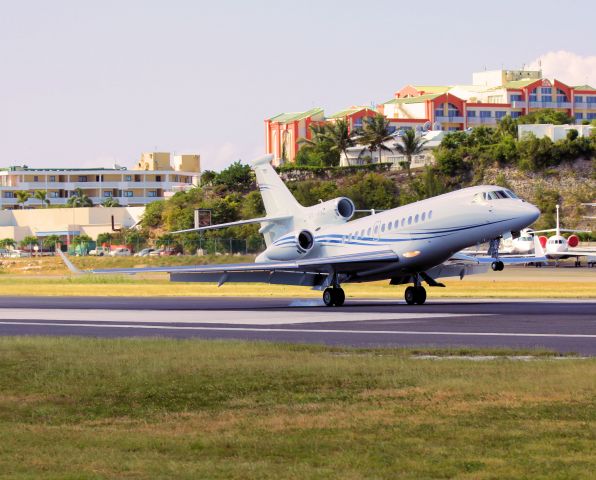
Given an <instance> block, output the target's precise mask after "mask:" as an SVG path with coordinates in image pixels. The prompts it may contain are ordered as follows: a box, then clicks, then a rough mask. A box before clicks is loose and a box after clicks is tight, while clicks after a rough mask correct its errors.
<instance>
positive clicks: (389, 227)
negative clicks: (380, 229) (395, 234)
mask: <svg viewBox="0 0 596 480" xmlns="http://www.w3.org/2000/svg"><path fill="white" fill-rule="evenodd" d="M392 226H393V224H392V223H391V222H389V223H388V224H387V230H391V227H392Z"/></svg>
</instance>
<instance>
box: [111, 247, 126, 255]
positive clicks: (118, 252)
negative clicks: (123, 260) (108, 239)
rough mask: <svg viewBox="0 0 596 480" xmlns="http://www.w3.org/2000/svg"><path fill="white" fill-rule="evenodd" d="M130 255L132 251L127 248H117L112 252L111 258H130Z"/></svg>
mask: <svg viewBox="0 0 596 480" xmlns="http://www.w3.org/2000/svg"><path fill="white" fill-rule="evenodd" d="M130 255H131V253H130V249H128V248H126V247H120V248H116V249H114V250H112V251H111V252H110V256H112V257H130Z"/></svg>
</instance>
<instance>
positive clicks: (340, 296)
mask: <svg viewBox="0 0 596 480" xmlns="http://www.w3.org/2000/svg"><path fill="white" fill-rule="evenodd" d="M345 301H346V294H345V292H344V290H343V288H341V287H333V288H326V289H325V291H324V292H323V302H324V303H325V305H327V306H328V307H341V306H342V305H343V304H344V302H345Z"/></svg>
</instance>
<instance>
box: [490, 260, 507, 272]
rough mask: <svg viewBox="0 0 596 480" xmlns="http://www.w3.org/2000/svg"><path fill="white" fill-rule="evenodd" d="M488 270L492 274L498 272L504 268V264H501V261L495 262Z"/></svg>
mask: <svg viewBox="0 0 596 480" xmlns="http://www.w3.org/2000/svg"><path fill="white" fill-rule="evenodd" d="M490 268H492V269H493V272H500V271H501V270H503V269H504V268H505V264H504V263H503V262H501V260H497V261H496V262H493V263H491V264H490Z"/></svg>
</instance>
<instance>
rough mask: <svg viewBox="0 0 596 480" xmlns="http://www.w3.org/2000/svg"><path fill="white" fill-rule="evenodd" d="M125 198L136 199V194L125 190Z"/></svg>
mask: <svg viewBox="0 0 596 480" xmlns="http://www.w3.org/2000/svg"><path fill="white" fill-rule="evenodd" d="M124 196H125V197H134V194H133V192H132V191H131V190H125V191H124Z"/></svg>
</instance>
